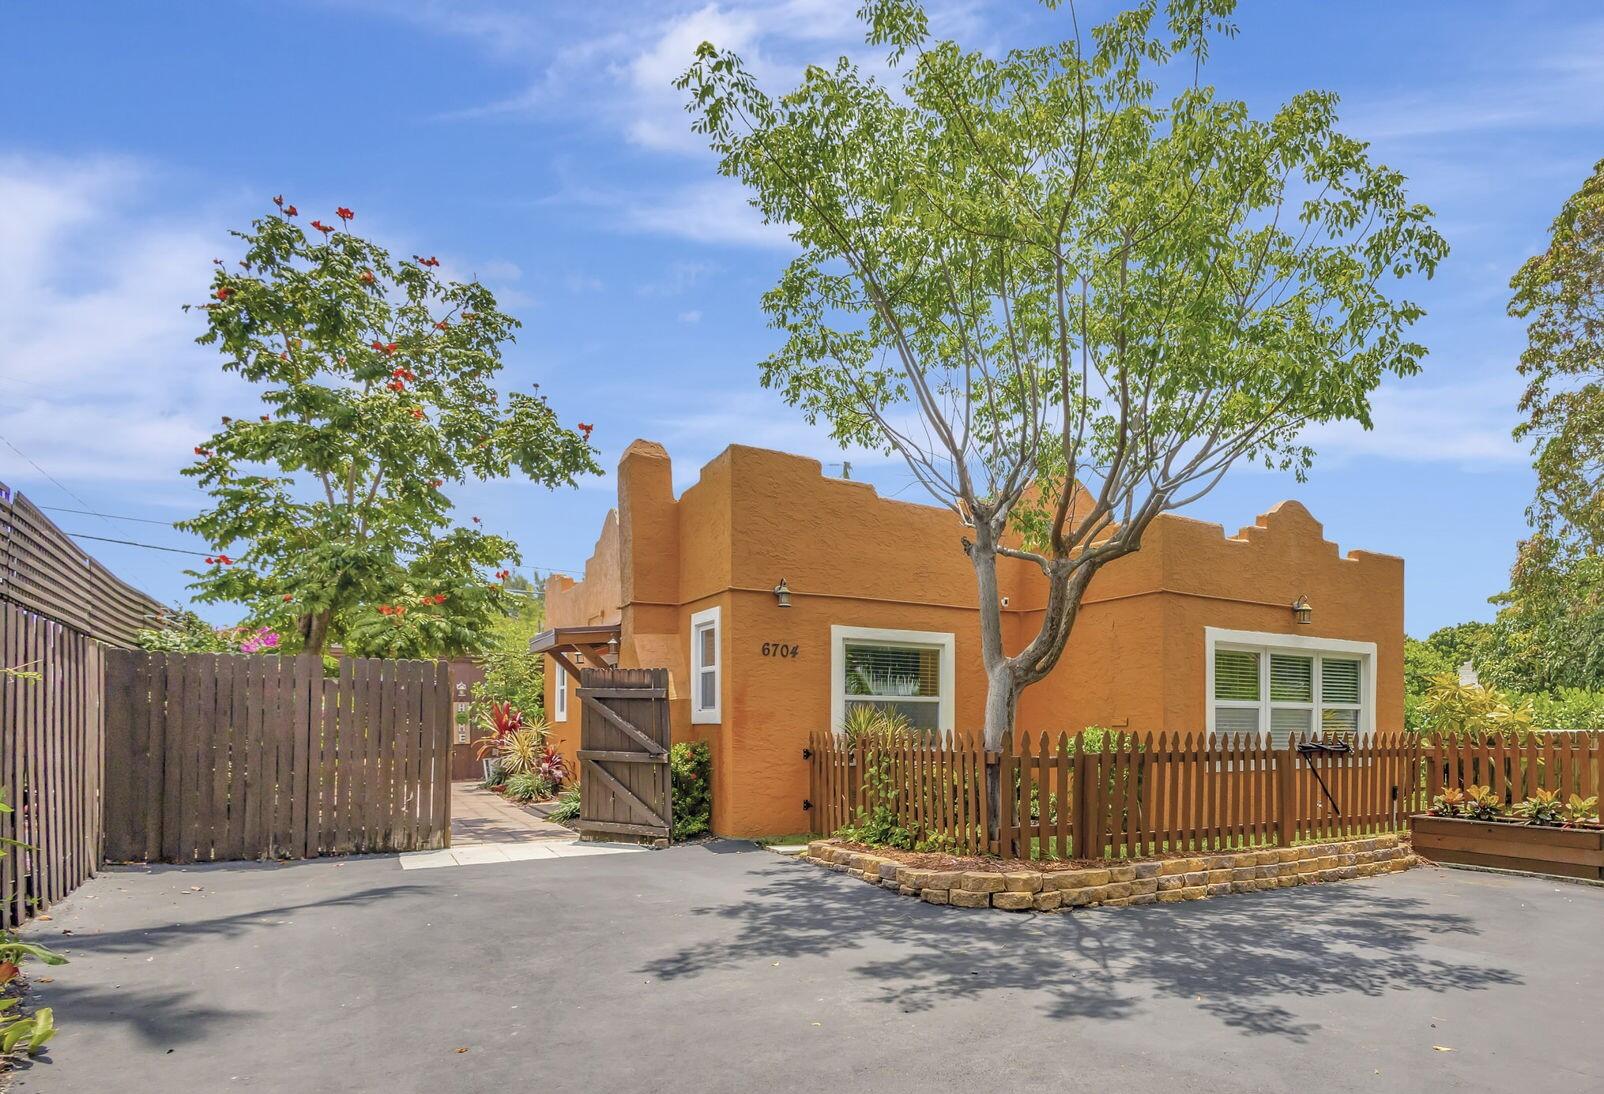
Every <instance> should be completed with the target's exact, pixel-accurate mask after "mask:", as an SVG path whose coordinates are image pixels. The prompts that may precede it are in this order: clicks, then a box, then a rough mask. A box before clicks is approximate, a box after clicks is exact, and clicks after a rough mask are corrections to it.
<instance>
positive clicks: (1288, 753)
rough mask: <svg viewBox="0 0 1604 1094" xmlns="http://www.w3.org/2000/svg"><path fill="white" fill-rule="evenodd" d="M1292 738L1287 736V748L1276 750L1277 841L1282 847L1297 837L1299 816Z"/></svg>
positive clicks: (1290, 844) (1287, 845) (1295, 762)
mask: <svg viewBox="0 0 1604 1094" xmlns="http://www.w3.org/2000/svg"><path fill="white" fill-rule="evenodd" d="M1294 748H1295V746H1294V745H1293V743H1292V738H1291V736H1290V735H1289V736H1288V737H1287V744H1286V747H1285V748H1278V749H1276V751H1275V820H1276V841H1277V842H1278V843H1279V844H1280V845H1281V846H1282V847H1291V846H1292V843H1293V841H1294V840H1296V839H1297V832H1298V818H1297V814H1296V812H1295V811H1294V809H1293V799H1294V797H1295V787H1294V785H1293V779H1294V778H1295V777H1296V775H1297V767H1296V764H1297V753H1296V752H1295V751H1294Z"/></svg>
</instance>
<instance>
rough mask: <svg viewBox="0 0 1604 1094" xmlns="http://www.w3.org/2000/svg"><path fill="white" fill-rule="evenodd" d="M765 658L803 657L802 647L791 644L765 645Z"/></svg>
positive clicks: (772, 643)
mask: <svg viewBox="0 0 1604 1094" xmlns="http://www.w3.org/2000/svg"><path fill="white" fill-rule="evenodd" d="M763 656H764V657H801V656H802V647H800V646H797V645H794V644H793V643H790V642H765V643H763Z"/></svg>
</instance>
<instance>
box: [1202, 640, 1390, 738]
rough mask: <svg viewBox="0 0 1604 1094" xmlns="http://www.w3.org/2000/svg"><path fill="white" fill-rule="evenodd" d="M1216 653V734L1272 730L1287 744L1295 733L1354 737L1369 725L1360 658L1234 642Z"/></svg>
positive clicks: (1213, 653) (1214, 667)
mask: <svg viewBox="0 0 1604 1094" xmlns="http://www.w3.org/2000/svg"><path fill="white" fill-rule="evenodd" d="M1212 657H1213V669H1214V694H1213V696H1212V699H1213V705H1214V730H1215V732H1216V733H1243V734H1253V735H1255V736H1258V735H1264V734H1268V736H1269V739H1270V743H1271V745H1272V746H1273V747H1276V748H1285V747H1286V745H1287V742H1288V740H1290V739H1291V738H1292V737H1293V736H1294V735H1297V736H1301V737H1305V738H1308V737H1315V736H1338V735H1349V736H1351V735H1355V734H1357V733H1358V732H1359V730H1360V727H1361V726H1363V725H1364V724H1365V718H1364V705H1363V701H1364V689H1363V687H1362V686H1361V684H1362V680H1363V674H1364V664H1363V662H1362V661H1361V660H1360V659H1359V658H1358V657H1353V656H1343V655H1340V654H1334V653H1333V654H1326V653H1320V652H1310V651H1305V650H1278V649H1272V648H1269V647H1262V648H1248V647H1241V646H1234V645H1233V646H1226V645H1220V646H1216V647H1215V648H1214V650H1213V651H1212Z"/></svg>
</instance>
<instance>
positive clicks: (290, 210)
mask: <svg viewBox="0 0 1604 1094" xmlns="http://www.w3.org/2000/svg"><path fill="white" fill-rule="evenodd" d="M300 212H301V211H300V210H299V209H297V208H296V207H295V206H293V205H289V206H286V207H285V209H284V215H285V216H288V217H293V216H297V215H299V214H300Z"/></svg>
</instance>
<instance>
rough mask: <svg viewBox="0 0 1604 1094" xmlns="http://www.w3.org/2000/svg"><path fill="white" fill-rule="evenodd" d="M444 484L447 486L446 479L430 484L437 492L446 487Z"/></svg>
mask: <svg viewBox="0 0 1604 1094" xmlns="http://www.w3.org/2000/svg"><path fill="white" fill-rule="evenodd" d="M444 484H445V480H444V479H435V480H434V481H433V482H431V483H429V485H430V486H432V487H434V488H435V489H436V490H438V489H440V487H441V486H442V485H444Z"/></svg>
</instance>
